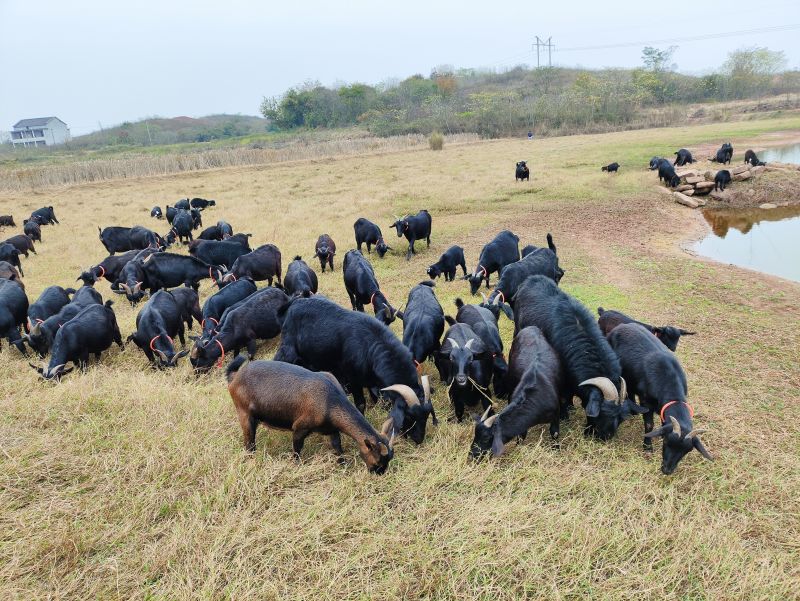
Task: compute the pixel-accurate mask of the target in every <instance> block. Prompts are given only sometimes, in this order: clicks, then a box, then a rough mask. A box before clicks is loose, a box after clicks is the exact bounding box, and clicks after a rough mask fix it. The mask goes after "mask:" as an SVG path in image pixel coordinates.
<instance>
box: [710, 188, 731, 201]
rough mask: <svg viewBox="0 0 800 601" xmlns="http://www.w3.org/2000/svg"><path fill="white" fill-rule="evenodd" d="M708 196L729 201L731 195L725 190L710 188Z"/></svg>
mask: <svg viewBox="0 0 800 601" xmlns="http://www.w3.org/2000/svg"><path fill="white" fill-rule="evenodd" d="M709 196H711V198H713V199H714V200H719V201H724V202H730V200H731V195H730V194H728V193H727V192H723V191H722V190H712V191H711V193H710V194H709Z"/></svg>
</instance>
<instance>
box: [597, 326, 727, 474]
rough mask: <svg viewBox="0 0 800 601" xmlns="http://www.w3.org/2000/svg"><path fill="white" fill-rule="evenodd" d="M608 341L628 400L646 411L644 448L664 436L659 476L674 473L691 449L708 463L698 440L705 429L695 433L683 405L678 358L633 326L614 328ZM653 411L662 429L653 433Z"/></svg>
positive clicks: (683, 380)
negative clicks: (637, 403) (636, 402)
mask: <svg viewBox="0 0 800 601" xmlns="http://www.w3.org/2000/svg"><path fill="white" fill-rule="evenodd" d="M608 341H609V343H610V344H611V347H612V348H613V349H614V351H615V352H616V353H617V356H618V357H619V361H620V364H621V365H622V374H623V376H624V378H625V381H626V382H627V384H628V391H629V392H630V394H631V398H635V395H638V396H639V402H641V404H642V405H643V406H644V407H645V408H646V409H647V413H645V414H644V415H643V416H642V417H643V418H644V432H645V438H644V447H645V449H647V450H652V448H653V443H652V440H651V439H652V438H655V437H656V436H663V437H664V444H663V447H662V461H661V471H662V473H664V474H667V475H669V474H671V473H672V472H674V471H675V468H677V467H678V463H679V462H680V460H681V459H683V458H684V457H685V456H686V454H687V453H689V451H691V450H692V449H697V450H698V451H699V452H700V453H701V454H702V455H703V457H705V458H706V459H709V460H711V459H712V457H711V455H710V453H709V452H708V451H707V450H706V448H705V447H704V446H703V443H702V442H701V441H700V437H699V434H700V433H701V432H704V431H705V430H696V429H695V428H694V426H693V425H692V416H693V411H692V408H691V406H690V405H689V404H688V403H687V402H686V394H687V390H688V388H687V385H686V374H685V373H684V372H683V368H682V367H681V364H680V362H679V361H678V358H677V357H676V356H675V355H674V354H673V353H670V352H669V351H668V350H666V349H665V348H664V346H663V345H662V344H659V343H658V342H657V341H656V340H655V339H654V338H653V336H652V335H651V334H650V332H648V331H647V330H646V329H645V328H643V327H642V326H641V325H639V324H636V323H627V324H622V325H619V326H617V327H616V328H614V330H613V331H612V332H611V333H610V334H609V335H608ZM654 412H658V413H659V416H660V417H661V423H662V426H661V427H660V428H659V429H658V430H653V413H654ZM667 420H669V421H667Z"/></svg>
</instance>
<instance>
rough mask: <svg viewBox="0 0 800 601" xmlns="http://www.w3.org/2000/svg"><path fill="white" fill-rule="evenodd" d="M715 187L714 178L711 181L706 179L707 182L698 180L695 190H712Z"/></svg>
mask: <svg viewBox="0 0 800 601" xmlns="http://www.w3.org/2000/svg"><path fill="white" fill-rule="evenodd" d="M713 187H714V180H713V178H712V180H711V181H710V182H708V181H706V182H697V183H696V184H695V185H694V189H695V190H710V189H711V188H713Z"/></svg>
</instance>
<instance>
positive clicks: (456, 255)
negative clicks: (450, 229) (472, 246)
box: [426, 246, 467, 282]
mask: <svg viewBox="0 0 800 601" xmlns="http://www.w3.org/2000/svg"><path fill="white" fill-rule="evenodd" d="M459 265H460V266H461V270H462V271H463V272H464V277H467V263H466V261H464V249H463V248H461V247H460V246H451V247H450V248H448V249H447V250H446V251H444V253H443V254H442V256H441V257H439V260H438V261H436V263H434V264H433V265H431V266H430V267H428V269H427V270H426V273H427V274H428V277H430V278H432V279H434V280H435V279H436V278H438V277H439V276H440V275H444V281H445V282H452V281H453V280H455V279H456V267H458V266H459Z"/></svg>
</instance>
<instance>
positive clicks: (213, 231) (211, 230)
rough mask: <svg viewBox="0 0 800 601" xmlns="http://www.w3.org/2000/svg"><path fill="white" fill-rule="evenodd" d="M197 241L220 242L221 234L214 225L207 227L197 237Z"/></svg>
mask: <svg viewBox="0 0 800 601" xmlns="http://www.w3.org/2000/svg"><path fill="white" fill-rule="evenodd" d="M197 239H198V240H222V232H220V231H219V228H218V227H217V226H216V225H212V226H210V227H207V228H206V229H204V230H203V231H202V232H200V233H199V234H198V236H197Z"/></svg>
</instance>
